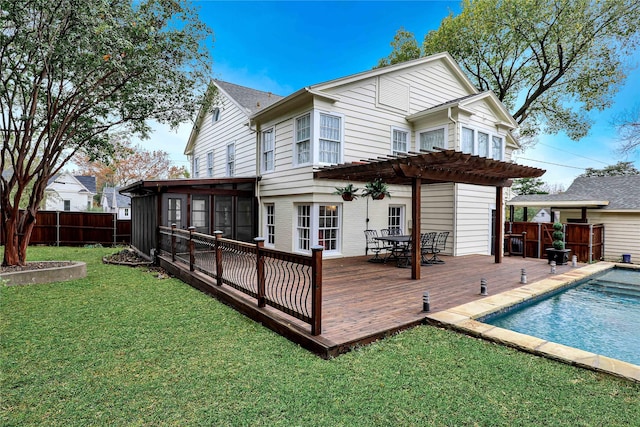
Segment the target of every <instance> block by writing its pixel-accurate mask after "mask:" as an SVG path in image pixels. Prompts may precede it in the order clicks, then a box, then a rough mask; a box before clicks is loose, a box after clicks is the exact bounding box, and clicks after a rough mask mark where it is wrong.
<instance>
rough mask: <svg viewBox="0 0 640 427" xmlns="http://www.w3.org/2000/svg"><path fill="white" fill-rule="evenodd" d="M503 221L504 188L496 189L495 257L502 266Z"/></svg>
mask: <svg viewBox="0 0 640 427" xmlns="http://www.w3.org/2000/svg"><path fill="white" fill-rule="evenodd" d="M502 223H503V219H502V187H496V223H495V225H494V227H495V229H494V232H493V234H494V236H496V239H495V241H494V242H493V253H494V255H495V261H496V264H500V263H501V262H502V242H503V240H504V237H503V236H502V231H503V228H504V225H503V224H502Z"/></svg>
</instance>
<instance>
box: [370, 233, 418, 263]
mask: <svg viewBox="0 0 640 427" xmlns="http://www.w3.org/2000/svg"><path fill="white" fill-rule="evenodd" d="M375 239H376V240H380V241H382V242H388V243H391V245H392V246H393V247H392V248H391V253H390V254H389V256H387V257H386V258H385V261H386V260H388V259H389V258H394V259H395V260H396V262H398V266H400V261H403V262H405V264H408V261H409V259H408V258H407V256H406V255H407V254H406V247H407V246H408V245H409V243H410V242H411V235H409V234H406V235H399V236H379V237H375ZM400 254H402V257H400V256H399V255H400ZM405 266H406V265H405Z"/></svg>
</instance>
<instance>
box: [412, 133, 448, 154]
mask: <svg viewBox="0 0 640 427" xmlns="http://www.w3.org/2000/svg"><path fill="white" fill-rule="evenodd" d="M445 137H446V136H445V128H439V129H433V130H426V131H424V132H420V134H419V137H418V139H419V141H420V150H421V151H433V150H434V149H435V148H445Z"/></svg>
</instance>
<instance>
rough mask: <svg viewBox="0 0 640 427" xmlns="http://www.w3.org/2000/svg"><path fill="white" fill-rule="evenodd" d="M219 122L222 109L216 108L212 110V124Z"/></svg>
mask: <svg viewBox="0 0 640 427" xmlns="http://www.w3.org/2000/svg"><path fill="white" fill-rule="evenodd" d="M218 120H220V108H218V107H214V109H213V110H211V124H214V123H216V122H217V121H218Z"/></svg>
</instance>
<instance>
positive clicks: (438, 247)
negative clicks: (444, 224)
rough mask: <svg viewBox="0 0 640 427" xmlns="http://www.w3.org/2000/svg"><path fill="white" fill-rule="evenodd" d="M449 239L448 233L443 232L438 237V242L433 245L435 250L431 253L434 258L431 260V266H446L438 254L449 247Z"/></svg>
mask: <svg viewBox="0 0 640 427" xmlns="http://www.w3.org/2000/svg"><path fill="white" fill-rule="evenodd" d="M447 237H449V232H448V231H441V232H440V233H438V235H437V236H436V240H435V242H434V243H433V249H432V250H431V253H432V254H433V256H432V257H431V258H430V259H429V263H431V264H444V261H443V260H441V259H440V258H438V254H439V253H440V252H442V251H444V250H445V248H446V247H447Z"/></svg>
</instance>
